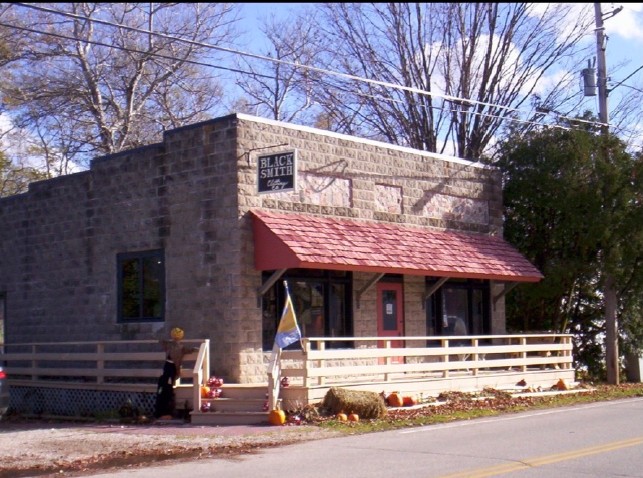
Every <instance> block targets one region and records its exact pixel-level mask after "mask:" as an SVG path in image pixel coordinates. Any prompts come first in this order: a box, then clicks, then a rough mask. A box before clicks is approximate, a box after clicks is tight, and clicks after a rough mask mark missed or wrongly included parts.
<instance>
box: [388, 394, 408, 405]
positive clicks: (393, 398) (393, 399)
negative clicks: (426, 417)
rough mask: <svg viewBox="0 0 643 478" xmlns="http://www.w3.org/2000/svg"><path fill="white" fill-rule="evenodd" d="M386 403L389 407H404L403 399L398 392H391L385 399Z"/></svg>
mask: <svg viewBox="0 0 643 478" xmlns="http://www.w3.org/2000/svg"><path fill="white" fill-rule="evenodd" d="M386 403H387V404H388V406H389V407H402V406H404V399H403V398H402V395H400V393H399V392H393V393H391V394H389V396H388V397H386Z"/></svg>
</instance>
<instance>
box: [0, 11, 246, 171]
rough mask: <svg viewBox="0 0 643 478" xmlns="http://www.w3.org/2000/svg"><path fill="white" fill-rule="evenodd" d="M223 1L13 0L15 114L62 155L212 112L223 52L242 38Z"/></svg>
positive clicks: (117, 145)
mask: <svg viewBox="0 0 643 478" xmlns="http://www.w3.org/2000/svg"><path fill="white" fill-rule="evenodd" d="M236 11H237V6H236V5H235V4H223V3H181V4H177V3H145V4H139V3H60V4H30V5H26V4H8V7H7V8H6V9H5V10H4V11H3V12H2V14H1V16H0V20H2V23H4V24H5V25H11V27H4V30H3V33H4V34H5V41H6V42H7V44H8V45H9V47H10V51H11V52H12V54H13V56H12V58H11V61H9V62H8V63H7V64H6V65H5V66H4V68H3V71H4V72H8V67H10V68H11V70H10V72H11V73H10V74H9V73H6V76H5V77H6V78H7V81H6V82H5V83H4V84H3V85H2V91H3V94H4V99H5V102H6V103H7V104H8V105H9V106H10V108H11V114H12V118H13V120H14V122H15V123H16V124H17V125H18V126H20V127H22V128H26V129H28V130H29V131H30V132H31V133H32V134H34V137H36V138H38V139H39V140H40V142H41V147H42V151H43V153H44V152H47V154H49V155H58V156H59V158H60V161H61V163H66V162H68V161H73V162H75V163H77V164H81V165H83V166H86V165H87V162H88V160H89V159H91V157H92V156H94V155H96V154H109V153H115V152H118V151H121V150H124V149H128V148H132V147H136V146H139V145H143V144H149V143H151V142H153V141H157V140H158V139H159V138H160V134H161V133H162V132H163V131H164V130H165V129H169V128H175V127H177V126H182V125H185V124H189V123H193V122H195V121H200V120H204V119H207V118H208V117H209V115H210V114H211V112H212V110H213V109H214V108H215V107H216V106H217V105H219V104H220V101H221V95H222V89H221V87H220V85H219V84H218V83H217V81H216V78H215V77H214V75H213V71H214V70H213V69H212V68H209V67H208V65H207V64H205V63H203V62H204V61H205V59H206V58H207V59H208V60H209V61H212V60H213V58H214V52H213V50H212V49H210V48H208V47H207V46H206V43H207V44H210V45H219V46H227V45H229V41H230V40H231V39H234V38H235V36H234V34H233V33H234V30H233V28H234V25H235V22H236V20H237V17H236Z"/></svg>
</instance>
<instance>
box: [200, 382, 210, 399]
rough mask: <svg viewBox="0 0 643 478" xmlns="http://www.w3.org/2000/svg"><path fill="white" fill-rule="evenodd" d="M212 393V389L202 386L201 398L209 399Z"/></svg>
mask: <svg viewBox="0 0 643 478" xmlns="http://www.w3.org/2000/svg"><path fill="white" fill-rule="evenodd" d="M209 392H210V387H208V386H207V385H201V398H208V393H209Z"/></svg>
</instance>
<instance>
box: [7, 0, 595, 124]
mask: <svg viewBox="0 0 643 478" xmlns="http://www.w3.org/2000/svg"><path fill="white" fill-rule="evenodd" d="M12 5H16V6H20V7H25V8H31V9H35V10H40V11H44V12H48V13H53V14H57V15H62V16H66V17H69V18H73V19H77V20H84V21H89V22H94V23H99V24H102V25H106V26H110V27H115V28H122V29H125V30H130V31H135V32H138V33H144V34H146V35H155V36H158V37H161V38H165V39H170V40H174V41H179V42H185V43H188V44H191V45H194V46H199V47H204V48H211V49H214V50H218V51H222V52H226V53H231V54H234V55H241V56H247V57H250V58H254V59H258V60H263V61H270V62H273V63H280V64H284V65H288V66H291V67H294V68H303V69H307V70H311V71H314V72H317V73H322V74H326V75H331V76H337V77H341V78H344V79H348V80H352V81H362V82H365V83H369V84H373V85H378V86H383V87H386V88H393V89H399V90H403V91H408V92H410V93H416V94H420V95H425V96H431V97H437V98H441V99H443V100H445V101H453V102H459V103H468V104H470V105H482V106H487V107H493V108H498V109H503V110H506V111H511V112H515V113H523V114H526V112H524V111H522V110H519V109H517V108H513V107H510V106H505V105H499V104H494V103H487V102H483V101H477V100H472V99H469V98H461V97H457V96H452V95H446V94H442V93H437V92H433V91H426V90H423V89H420V88H415V87H411V86H404V85H398V84H396V83H390V82H385V81H380V80H373V79H370V78H364V77H360V76H356V75H350V74H347V73H341V72H337V71H333V70H328V69H324V68H318V67H314V66H311V65H304V64H301V63H299V62H292V61H288V60H281V59H277V58H271V57H267V56H264V55H258V54H255V53H248V52H243V51H240V50H235V49H232V48H226V47H221V46H217V45H212V44H209V43H205V42H200V41H195V40H190V39H186V38H180V37H176V36H173V35H168V34H165V33H160V32H154V31H151V30H146V29H143V28H137V27H130V26H127V25H122V24H119V23H114V22H109V21H106V20H100V19H95V18H90V17H85V16H82V15H77V14H74V13H68V12H62V11H59V10H54V9H51V8H47V7H41V6H36V5H29V4H25V3H18V2H16V3H13V4H12ZM253 74H254V73H253ZM269 78H270V77H269ZM505 119H508V120H510V121H511V120H512V119H511V117H505ZM589 123H591V124H594V125H597V126H605V125H603V124H602V123H600V122H589Z"/></svg>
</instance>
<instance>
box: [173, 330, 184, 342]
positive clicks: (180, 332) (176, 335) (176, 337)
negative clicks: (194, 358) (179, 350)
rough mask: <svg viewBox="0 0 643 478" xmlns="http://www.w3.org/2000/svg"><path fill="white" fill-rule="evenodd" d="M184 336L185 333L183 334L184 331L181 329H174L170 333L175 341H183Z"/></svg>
mask: <svg viewBox="0 0 643 478" xmlns="http://www.w3.org/2000/svg"><path fill="white" fill-rule="evenodd" d="M184 335H185V333H184V332H183V329H181V328H180V327H174V328H173V329H172V330H171V331H170V337H172V338H173V339H174V340H183V336H184Z"/></svg>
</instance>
